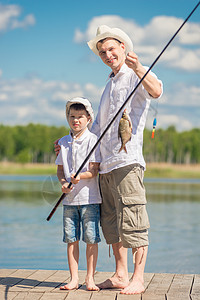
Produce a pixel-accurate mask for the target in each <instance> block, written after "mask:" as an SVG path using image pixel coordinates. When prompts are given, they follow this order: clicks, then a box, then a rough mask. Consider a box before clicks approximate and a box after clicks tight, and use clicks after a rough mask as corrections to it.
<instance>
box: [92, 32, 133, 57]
mask: <svg viewBox="0 0 200 300" xmlns="http://www.w3.org/2000/svg"><path fill="white" fill-rule="evenodd" d="M106 38H113V39H117V40H119V41H120V42H122V43H123V44H124V45H125V51H126V54H127V53H128V52H130V51H133V43H132V41H131V39H130V38H129V36H128V35H127V34H126V33H125V32H123V31H122V30H121V29H119V28H112V29H111V30H110V31H109V32H104V33H102V34H99V35H97V36H96V37H95V38H94V39H92V40H90V41H89V42H88V43H87V44H88V46H89V48H90V49H91V50H92V51H93V52H94V53H95V54H96V55H98V56H99V51H98V49H97V43H98V42H99V41H100V40H103V39H106Z"/></svg>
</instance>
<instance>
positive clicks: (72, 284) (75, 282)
mask: <svg viewBox="0 0 200 300" xmlns="http://www.w3.org/2000/svg"><path fill="white" fill-rule="evenodd" d="M77 288H78V279H74V280H71V281H70V282H69V283H68V284H66V285H63V286H61V287H60V290H74V289H77Z"/></svg>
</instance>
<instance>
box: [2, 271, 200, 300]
mask: <svg viewBox="0 0 200 300" xmlns="http://www.w3.org/2000/svg"><path fill="white" fill-rule="evenodd" d="M85 274H86V272H85V271H79V278H80V279H79V283H80V285H79V288H78V289H77V290H73V291H70V292H69V291H61V290H60V289H59V287H60V286H61V285H63V284H64V283H67V282H68V281H69V279H70V274H69V271H63V270H57V271H56V270H22V269H16V270H14V269H0V300H4V299H5V300H12V299H14V300H22V299H27V300H39V299H40V300H64V299H66V300H70V299H73V300H76V299H78V300H127V299H128V300H131V299H134V300H200V275H199V274H198V275H193V274H184V275H181V274H150V273H145V292H144V293H143V294H141V295H122V294H120V293H119V292H120V290H117V289H112V290H101V291H99V292H89V291H86V287H85ZM112 274H113V273H109V272H96V274H95V281H96V283H100V282H102V281H103V280H105V279H106V278H108V277H110V276H112Z"/></svg>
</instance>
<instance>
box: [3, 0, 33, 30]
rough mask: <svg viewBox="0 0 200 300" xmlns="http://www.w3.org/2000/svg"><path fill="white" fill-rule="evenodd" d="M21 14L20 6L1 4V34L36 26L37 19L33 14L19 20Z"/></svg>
mask: <svg viewBox="0 0 200 300" xmlns="http://www.w3.org/2000/svg"><path fill="white" fill-rule="evenodd" d="M21 13H22V11H21V8H20V6H18V5H14V4H11V5H3V4H0V32H5V31H8V30H13V29H16V28H26V27H28V26H33V25H34V24H35V17H34V15H33V14H29V15H27V16H25V18H24V19H23V20H19V17H20V15H21Z"/></svg>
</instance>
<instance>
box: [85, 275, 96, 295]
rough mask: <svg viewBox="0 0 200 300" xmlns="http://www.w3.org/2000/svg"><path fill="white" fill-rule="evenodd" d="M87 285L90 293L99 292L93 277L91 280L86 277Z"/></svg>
mask: <svg viewBox="0 0 200 300" xmlns="http://www.w3.org/2000/svg"><path fill="white" fill-rule="evenodd" d="M85 283H86V289H87V290H88V291H99V287H98V286H97V285H96V284H95V282H94V278H93V277H90V278H89V277H87V276H86V278H85Z"/></svg>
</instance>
